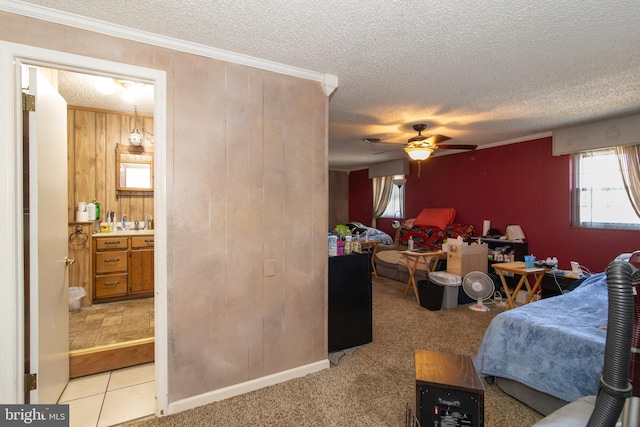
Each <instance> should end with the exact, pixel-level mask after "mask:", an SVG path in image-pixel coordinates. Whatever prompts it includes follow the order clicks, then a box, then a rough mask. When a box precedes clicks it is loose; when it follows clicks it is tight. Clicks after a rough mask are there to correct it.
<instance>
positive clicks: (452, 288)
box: [429, 271, 462, 308]
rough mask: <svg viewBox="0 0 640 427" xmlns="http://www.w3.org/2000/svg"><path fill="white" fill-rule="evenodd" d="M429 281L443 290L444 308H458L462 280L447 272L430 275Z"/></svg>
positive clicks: (435, 272) (436, 272)
mask: <svg viewBox="0 0 640 427" xmlns="http://www.w3.org/2000/svg"><path fill="white" fill-rule="evenodd" d="M429 281H430V282H433V283H434V284H436V285H438V286H441V287H442V288H443V296H442V308H456V307H457V306H458V294H459V293H460V284H461V283H462V278H461V277H460V276H457V275H455V274H451V273H447V272H446V271H434V272H432V273H429Z"/></svg>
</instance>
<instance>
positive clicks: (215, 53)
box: [0, 0, 338, 96]
mask: <svg viewBox="0 0 640 427" xmlns="http://www.w3.org/2000/svg"><path fill="white" fill-rule="evenodd" d="M0 10H3V11H6V12H9V13H15V14H17V15H23V16H27V17H30V18H35V19H41V20H44V21H49V22H54V23H56V24H62V25H67V26H70V27H74V28H80V29H83V30H88V31H93V32H96V33H101V34H106V35H108V36H113V37H118V38H123V39H127V40H132V41H136V42H141V43H146V44H150V45H153V46H158V47H163V48H167V49H172V50H177V51H180V52H185V53H191V54H194V55H200V56H204V57H207V58H212V59H219V60H221V61H226V62H232V63H234V64H241V65H246V66H248V67H253V68H258V69H261V70H266V71H272V72H274V73H278V74H284V75H288V76H292V77H298V78H301V79H305V80H312V81H316V82H319V83H321V84H322V87H323V89H324V92H325V94H326V95H327V96H329V95H331V93H333V91H334V90H335V89H336V88H337V87H338V77H337V76H335V75H332V74H324V73H319V72H316V71H310V70H305V69H303V68H298V67H293V66H290V65H285V64H281V63H278V62H274V61H269V60H266V59H260V58H255V57H253V56H248V55H242V54H240V53H235V52H230V51H228V50H223V49H217V48H214V47H210V46H206V45H202V44H198V43H192V42H188V41H184V40H180V39H176V38H172V37H167V36H161V35H158V34H153V33H149V32H146V31H141V30H137V29H132V28H128V27H125V26H122V25H118V24H111V23H108V22H105V21H100V20H97V19H93V18H88V17H85V16H81V15H75V14H72V13H67V12H62V11H59V10H55V9H50V8H46V7H42V6H37V5H34V4H30V3H25V2H22V1H19V0H0Z"/></svg>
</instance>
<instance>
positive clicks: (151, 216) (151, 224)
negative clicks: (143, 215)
mask: <svg viewBox="0 0 640 427" xmlns="http://www.w3.org/2000/svg"><path fill="white" fill-rule="evenodd" d="M148 228H149V230H153V215H150V216H149V225H148Z"/></svg>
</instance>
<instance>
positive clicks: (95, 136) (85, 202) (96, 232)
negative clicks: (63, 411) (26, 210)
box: [50, 69, 154, 378]
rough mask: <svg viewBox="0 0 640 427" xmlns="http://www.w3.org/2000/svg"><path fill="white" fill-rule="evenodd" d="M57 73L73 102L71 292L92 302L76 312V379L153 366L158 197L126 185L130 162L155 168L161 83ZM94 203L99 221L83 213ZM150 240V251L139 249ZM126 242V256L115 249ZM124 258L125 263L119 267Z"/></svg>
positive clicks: (72, 340) (72, 339)
mask: <svg viewBox="0 0 640 427" xmlns="http://www.w3.org/2000/svg"><path fill="white" fill-rule="evenodd" d="M50 74H51V75H52V76H53V77H54V79H55V81H56V82H57V88H58V92H59V93H60V95H62V97H63V98H64V99H65V100H66V101H67V104H68V108H67V122H68V131H67V137H68V155H67V158H68V185H67V187H68V212H69V228H68V230H66V231H67V235H68V236H69V251H70V256H71V257H72V258H73V259H74V260H75V263H74V264H73V265H72V266H71V267H70V268H69V286H71V287H73V288H75V289H73V290H74V291H76V292H77V291H82V292H83V293H84V294H85V296H83V297H81V298H79V299H78V300H77V303H78V304H79V305H81V308H80V309H79V310H73V311H71V313H70V314H69V350H70V355H69V356H70V372H69V375H70V378H76V377H79V376H85V375H89V374H96V373H98V372H105V371H112V370H115V369H120V368H124V367H128V366H133V365H137V364H142V363H148V362H151V361H153V341H154V330H153V327H154V325H153V323H154V304H153V290H154V287H153V264H154V263H153V258H154V250H153V246H154V243H153V242H154V240H153V237H154V236H153V234H154V231H153V230H150V229H149V227H148V226H147V225H146V224H147V223H148V222H149V221H148V219H149V218H153V215H154V211H153V209H154V193H153V189H152V188H150V189H147V190H145V189H142V188H139V189H138V188H135V190H133V189H132V190H129V189H128V188H127V189H124V188H122V186H120V185H119V180H118V178H120V174H119V170H120V167H119V166H121V163H120V160H121V156H123V157H124V158H126V160H127V161H128V162H130V163H126V164H127V165H137V164H138V163H135V162H137V161H141V160H140V159H146V160H145V161H146V162H147V163H145V164H146V165H147V166H152V165H153V147H154V118H153V110H154V99H153V89H154V88H153V85H151V84H146V83H140V82H135V81H129V80H122V79H116V78H110V77H107V76H101V75H99V74H98V73H95V74H91V75H90V74H84V73H79V72H74V71H68V70H58V69H56V70H52V72H51V73H50ZM131 135H134V136H137V137H139V140H138V141H133V142H132V141H131ZM136 144H137V145H136ZM151 176H152V175H151V174H148V175H147V178H148V180H149V181H150V178H151ZM149 184H150V182H149ZM134 187H135V186H134ZM149 187H150V186H149ZM94 202H95V205H94ZM90 205H91V206H92V209H91V210H92V215H93V212H94V211H97V212H99V213H98V214H97V218H96V221H92V220H89V221H87V218H86V217H88V212H87V211H84V210H80V209H87V208H88V207H89V206H90ZM94 206H95V207H97V206H99V208H97V209H94V208H93V207H94ZM124 218H126V219H127V224H126V229H122V228H123V227H122V225H123V224H122V220H123V219H124ZM116 225H117V227H116ZM151 228H153V227H151ZM134 236H135V237H134ZM140 239H144V240H143V241H144V244H145V245H146V246H145V247H144V248H139V247H138V246H136V249H135V250H134V248H133V244H134V242H139V241H140ZM116 240H118V245H117V248H116V247H113V245H111V244H112V243H115V241H116ZM122 244H124V245H122ZM105 245H106V246H105ZM109 245H111V246H109ZM128 246H130V247H129V248H127V247H128ZM103 248H104V249H103ZM114 257H115V258H118V259H120V260H121V262H119V263H118V264H117V265H119V267H118V268H114V267H113V265H114V264H113V263H111V262H110V261H112V260H113V259H115V258H114ZM103 269H104V270H105V271H108V272H105V271H102V270H103ZM134 273H137V274H134Z"/></svg>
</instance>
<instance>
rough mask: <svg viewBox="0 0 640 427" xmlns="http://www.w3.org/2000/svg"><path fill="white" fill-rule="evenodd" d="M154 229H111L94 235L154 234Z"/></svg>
mask: <svg viewBox="0 0 640 427" xmlns="http://www.w3.org/2000/svg"><path fill="white" fill-rule="evenodd" d="M153 234H154V230H124V231H111V232H109V233H95V234H93V237H117V236H153Z"/></svg>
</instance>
